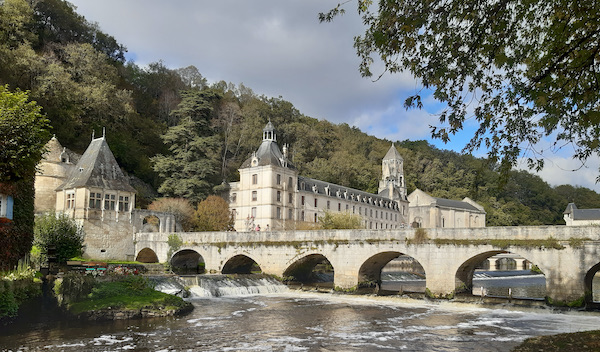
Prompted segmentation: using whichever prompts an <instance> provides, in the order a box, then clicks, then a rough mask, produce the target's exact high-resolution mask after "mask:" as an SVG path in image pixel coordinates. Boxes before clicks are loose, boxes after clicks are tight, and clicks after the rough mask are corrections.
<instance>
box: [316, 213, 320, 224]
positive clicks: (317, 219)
mask: <svg viewBox="0 0 600 352" xmlns="http://www.w3.org/2000/svg"><path fill="white" fill-rule="evenodd" d="M317 221H319V218H318V217H317V213H315V222H317Z"/></svg>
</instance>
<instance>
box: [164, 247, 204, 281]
mask: <svg viewBox="0 0 600 352" xmlns="http://www.w3.org/2000/svg"><path fill="white" fill-rule="evenodd" d="M170 263H171V270H172V271H173V272H174V273H175V274H178V275H196V274H203V273H204V258H202V256H201V255H200V253H198V252H196V251H194V250H191V249H184V250H181V251H179V252H177V253H175V254H174V255H173V257H171V262H170Z"/></svg>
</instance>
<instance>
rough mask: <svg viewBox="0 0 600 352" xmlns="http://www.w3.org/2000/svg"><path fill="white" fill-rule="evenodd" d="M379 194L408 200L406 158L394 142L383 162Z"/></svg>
mask: <svg viewBox="0 0 600 352" xmlns="http://www.w3.org/2000/svg"><path fill="white" fill-rule="evenodd" d="M379 195H382V196H385V197H388V198H390V199H392V200H396V201H405V200H406V182H405V180H404V159H402V156H401V155H400V153H398V150H396V147H395V146H394V144H392V146H391V147H390V149H389V150H388V152H387V153H386V154H385V157H384V158H383V161H382V162H381V180H380V181H379Z"/></svg>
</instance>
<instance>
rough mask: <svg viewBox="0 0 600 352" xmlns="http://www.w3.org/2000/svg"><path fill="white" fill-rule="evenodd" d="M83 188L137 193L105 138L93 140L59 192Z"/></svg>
mask: <svg viewBox="0 0 600 352" xmlns="http://www.w3.org/2000/svg"><path fill="white" fill-rule="evenodd" d="M81 187H86V188H92V187H93V188H102V189H108V190H115V191H126V192H136V191H135V188H133V187H131V185H130V184H129V180H128V179H127V177H125V175H124V174H123V171H121V168H120V167H119V164H117V160H116V159H115V156H114V155H113V153H112V152H111V151H110V148H109V147H108V144H107V143H106V140H105V138H104V137H102V138H96V139H94V140H92V142H91V143H90V145H89V146H88V148H87V149H86V151H85V153H83V155H82V156H81V159H79V161H78V162H77V165H76V166H75V168H74V169H73V171H72V172H71V173H70V174H69V176H68V178H67V181H65V183H63V184H62V185H60V186H59V187H58V188H57V190H65V189H73V188H81Z"/></svg>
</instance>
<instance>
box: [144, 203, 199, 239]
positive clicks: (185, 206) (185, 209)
mask: <svg viewBox="0 0 600 352" xmlns="http://www.w3.org/2000/svg"><path fill="white" fill-rule="evenodd" d="M148 209H149V210H154V211H162V212H166V213H172V214H173V215H175V221H176V222H177V223H179V224H181V227H183V231H190V230H191V229H192V225H193V219H194V212H195V211H194V207H192V204H191V203H190V202H189V201H188V200H187V199H184V198H159V199H157V200H155V201H153V202H152V203H150V205H148ZM179 230H181V229H175V231H179Z"/></svg>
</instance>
